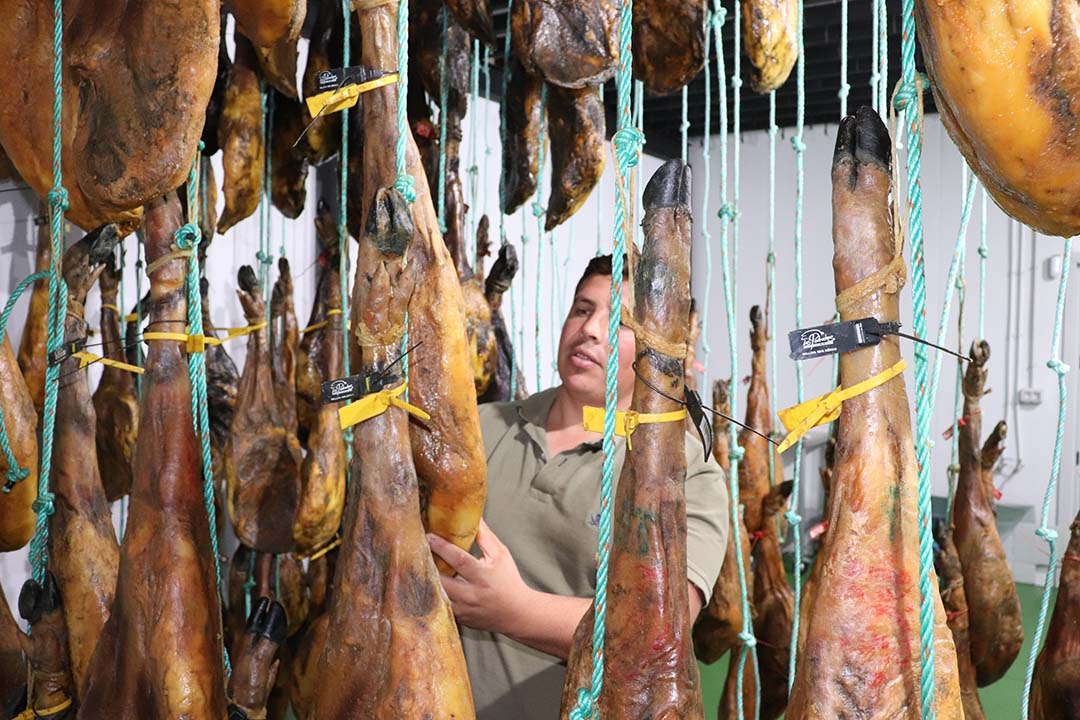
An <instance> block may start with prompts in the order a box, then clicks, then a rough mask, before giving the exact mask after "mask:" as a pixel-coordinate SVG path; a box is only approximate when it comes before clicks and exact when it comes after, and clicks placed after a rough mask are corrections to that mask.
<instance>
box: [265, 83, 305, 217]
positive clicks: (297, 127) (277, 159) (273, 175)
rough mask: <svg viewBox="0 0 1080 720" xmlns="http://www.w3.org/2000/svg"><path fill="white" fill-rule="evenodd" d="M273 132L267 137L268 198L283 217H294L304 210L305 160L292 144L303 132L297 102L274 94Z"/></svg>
mask: <svg viewBox="0 0 1080 720" xmlns="http://www.w3.org/2000/svg"><path fill="white" fill-rule="evenodd" d="M273 125H274V128H273V129H274V132H273V134H272V135H271V136H270V200H271V201H272V202H273V203H274V207H276V208H277V209H278V210H280V211H281V214H282V215H284V216H285V217H287V218H289V219H291V220H295V219H296V218H298V217H300V213H302V212H304V202H305V201H306V199H307V176H308V161H307V158H306V157H304V153H303V152H302V149H301V148H300V147H299V146H297V147H295V148H294V147H293V143H294V142H296V138H298V137H300V133H302V132H303V131H304V111H303V109H302V106H301V105H300V102H299V101H298V100H295V99H293V98H288V97H285V96H284V95H282V94H281V93H279V92H275V93H274V112H273Z"/></svg>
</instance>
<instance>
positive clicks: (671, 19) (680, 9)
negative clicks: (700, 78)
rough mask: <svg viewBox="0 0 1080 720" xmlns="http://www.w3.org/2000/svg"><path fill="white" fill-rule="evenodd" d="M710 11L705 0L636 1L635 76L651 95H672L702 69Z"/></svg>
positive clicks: (634, 19) (634, 18)
mask: <svg viewBox="0 0 1080 720" xmlns="http://www.w3.org/2000/svg"><path fill="white" fill-rule="evenodd" d="M708 14H709V6H708V5H707V4H706V3H705V2H703V0H693V1H692V2H665V1H664V0H644V1H642V0H638V2H635V3H634V17H633V21H634V36H633V38H634V77H635V78H637V79H639V80H641V81H643V82H644V83H645V90H646V91H647V92H648V93H649V94H650V95H670V94H671V93H673V92H675V91H677V90H679V89H680V88H682V87H683V86H684V85H686V84H687V83H688V82H690V81H691V80H692V79H693V78H694V77H695V76H696V75H697V74H698V73H699V72H701V68H702V67H704V66H705V43H706V42H707V41H708V34H707V33H706V29H705V17H706V16H707V15H708Z"/></svg>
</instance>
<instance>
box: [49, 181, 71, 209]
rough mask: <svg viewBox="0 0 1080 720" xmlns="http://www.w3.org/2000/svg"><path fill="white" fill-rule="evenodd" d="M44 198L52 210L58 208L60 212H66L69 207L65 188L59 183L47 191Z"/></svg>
mask: <svg viewBox="0 0 1080 720" xmlns="http://www.w3.org/2000/svg"><path fill="white" fill-rule="evenodd" d="M46 198H48V200H49V205H50V206H51V207H52V208H53V211H54V212H55V211H57V210H59V211H60V212H67V209H68V208H69V207H71V204H70V203H69V202H68V191H67V188H66V187H64V186H63V185H61V186H60V187H54V188H53V189H52V190H50V191H49V193H48V195H46Z"/></svg>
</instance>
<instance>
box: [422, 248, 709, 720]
mask: <svg viewBox="0 0 1080 720" xmlns="http://www.w3.org/2000/svg"><path fill="white" fill-rule="evenodd" d="M610 297H611V256H602V257H597V258H594V259H593V260H592V261H590V262H589V265H588V267H587V268H586V270H585V273H584V275H583V276H582V278H581V280H580V281H579V282H578V286H577V288H576V289H575V292H574V302H573V305H572V307H571V308H570V313H569V315H568V317H567V318H566V321H565V323H564V325H563V329H562V335H561V336H560V338H559V351H558V369H559V377H560V378H561V379H562V385H559V386H558V387H554V388H551V389H550V390H545V391H543V392H539V393H536V394H535V395H532V396H531V397H529V398H527V399H526V400H523V401H520V402H506V403H492V404H489V405H481V406H480V427H481V431H482V433H483V437H484V447H485V450H486V451H487V461H488V488H487V504H486V505H485V508H484V521H483V522H482V523H481V526H480V531H479V533H478V534H477V537H476V551H478V556H474V555H471V554H469V553H466V552H465V551H463V550H461V549H459V548H457V547H455V546H453V545H451V544H449V543H447V542H445V541H444V540H442V539H441V538H438V537H436V536H429V537H428V540H429V542H430V544H431V548H432V550H433V551H434V552H435V553H436V554H438V555H439V556H441V557H442V558H443V559H444V560H446V562H447V563H449V564H450V565H451V566H452V567H453V568H454V569H455V570H456V571H457V573H458V574H457V576H455V577H452V578H449V577H445V576H444V577H443V578H442V580H443V587H444V588H446V592H447V594H448V595H449V597H450V600H451V601H452V603H453V607H454V614H455V615H456V617H457V620H458V622H459V624H460V625H461V626H462V627H461V644H462V647H463V649H464V651H465V659H466V661H467V662H468V666H469V679H470V681H471V683H472V690H473V697H474V698H475V700H476V715H477V718H478V719H479V720H519V719H520V720H555V719H556V718H558V715H559V701H560V696H561V693H562V686H563V677H564V675H565V671H566V657H567V655H568V653H569V651H570V644H571V639H572V637H573V634H574V630H575V628H576V627H577V625H578V621H579V620H580V619H581V617H582V615H584V614H585V612H586V610H588V608H589V606H590V605H591V604H592V598H593V594H594V592H595V590H596V538H597V532H598V530H597V526H598V521H599V517H600V465H601V462H602V459H603V453H602V452H601V449H600V439H601V436H600V435H599V434H597V433H592V432H587V431H586V430H585V429H584V428H583V427H582V408H583V407H584V406H585V405H593V406H599V407H602V406H603V405H604V380H605V366H606V363H607V355H608V352H607V330H608V315H609V308H610V305H611V302H610ZM634 353H635V346H634V333H633V332H632V331H631V330H630V329H629V328H626V327H623V328H622V329H621V330H620V331H619V376H618V388H619V409H620V410H626V409H627V408H628V407H629V406H630V400H631V395H632V393H633V388H634V372H633V368H632V367H631V363H632V362H633V359H634ZM625 453H626V442H625V440H624V439H623V438H616V457H615V476H616V478H618V475H619V472H620V470H621V468H622V463H623V458H624V457H625ZM686 465H687V467H686V515H687V517H686V530H687V532H686V545H687V548H686V549H687V552H686V557H687V577H688V578H689V581H690V583H689V585H690V587H689V590H690V616H691V617H696V616H697V613H698V611H699V610H700V609H701V607H702V606H703V605H704V604H705V603H706V602H708V599H709V595H710V594H711V592H712V588H713V584H714V583H715V582H716V577H717V576H718V575H719V574H720V566H721V564H722V563H723V559H724V550H725V548H726V545H727V533H728V496H727V491H726V485H725V478H724V474H723V471H722V470H721V469H720V466H719V465H717V464H716V461H715V460H713V459H712V458H711V457H710V458H706V457H705V456H704V452H703V449H702V447H701V443H700V441H699V440H698V439H697V438H696V437H692V436H691V435H689V434H688V435H686ZM643 621H647V618H643ZM618 651H619V650H618V648H611V649H609V652H618Z"/></svg>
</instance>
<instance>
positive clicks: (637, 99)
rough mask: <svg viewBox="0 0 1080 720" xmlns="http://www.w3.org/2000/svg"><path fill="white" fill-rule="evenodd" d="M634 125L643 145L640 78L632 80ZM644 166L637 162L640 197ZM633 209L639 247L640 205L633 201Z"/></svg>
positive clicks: (642, 231) (642, 235)
mask: <svg viewBox="0 0 1080 720" xmlns="http://www.w3.org/2000/svg"><path fill="white" fill-rule="evenodd" d="M634 127H636V128H637V130H638V133H640V134H641V144H642V145H645V143H646V140H645V133H644V129H645V83H644V82H643V81H641V80H635V81H634ZM644 169H645V166H644V165H643V164H641V163H638V166H637V187H636V189H635V192H636V193H637V196H638V197H640V196H641V193H642V191H643V190H644V189H645V181H644V177H643V175H642V173H643V171H644ZM631 208H632V209H633V211H634V237H635V238H636V240H637V246H638V247H641V246H642V245H643V244H644V243H645V228H644V227H642V225H641V217H640V214H639V213H640V212H641V206H640V205H639V204H638V203H637V202H634V203H633V204H632V205H631Z"/></svg>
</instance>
